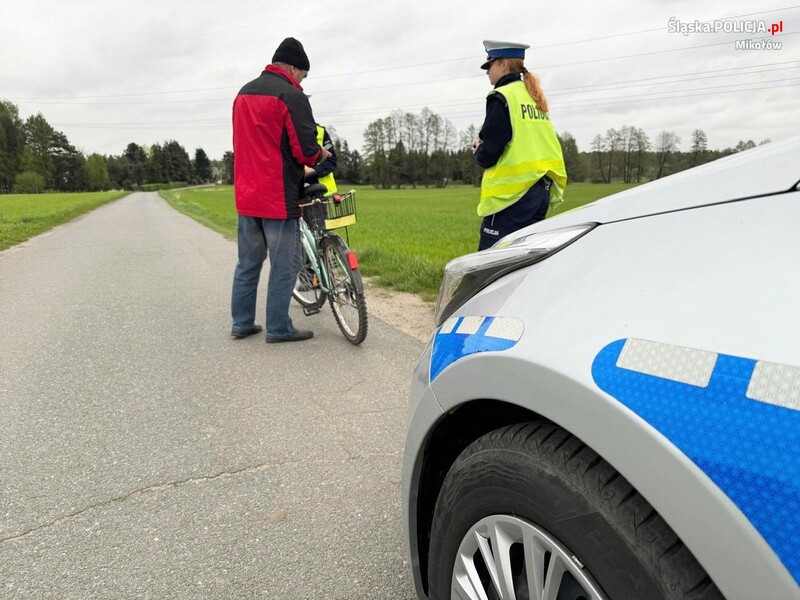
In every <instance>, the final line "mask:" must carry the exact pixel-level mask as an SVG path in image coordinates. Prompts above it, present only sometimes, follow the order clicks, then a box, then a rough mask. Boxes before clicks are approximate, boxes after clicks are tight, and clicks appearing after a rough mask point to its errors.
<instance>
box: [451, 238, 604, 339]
mask: <svg viewBox="0 0 800 600" xmlns="http://www.w3.org/2000/svg"><path fill="white" fill-rule="evenodd" d="M596 226H597V223H585V224H582V225H575V226H572V227H564V228H563V229H553V230H552V231H542V232H540V233H528V234H524V233H522V234H520V233H521V232H517V233H512V234H510V235H507V236H506V237H504V238H503V239H501V240H500V241H499V242H497V243H496V244H495V245H494V246H492V247H491V248H489V249H488V250H483V251H481V252H475V253H473V254H466V255H464V256H460V257H458V258H454V259H453V260H451V261H450V262H449V263H447V266H446V267H445V268H444V278H443V279H442V285H441V287H440V288H439V298H438V300H437V301H436V312H435V320H436V326H437V327H438V326H439V325H441V324H442V323H443V322H444V320H445V319H446V318H447V317H449V316H450V315H451V314H453V312H455V310H456V309H457V308H458V307H459V306H461V305H462V304H464V303H465V302H466V301H467V300H469V299H470V298H472V296H474V295H475V294H477V293H478V292H479V291H480V290H482V289H483V288H485V287H486V286H487V285H489V284H490V283H492V282H493V281H495V280H496V279H498V278H500V277H502V276H503V275H505V274H507V273H510V272H511V271H515V270H517V269H521V268H522V267H526V266H528V265H532V264H533V263H536V262H539V261H540V260H544V259H545V258H547V257H548V256H551V255H553V254H555V253H556V252H558V251H559V250H561V249H562V248H564V247H566V246H568V245H570V244H571V243H572V242H574V241H575V240H577V239H578V238H579V237H581V236H583V235H585V234H587V233H588V232H589V231H591V230H592V229H594V228H595V227H596Z"/></svg>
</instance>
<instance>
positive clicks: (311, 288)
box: [292, 244, 327, 310]
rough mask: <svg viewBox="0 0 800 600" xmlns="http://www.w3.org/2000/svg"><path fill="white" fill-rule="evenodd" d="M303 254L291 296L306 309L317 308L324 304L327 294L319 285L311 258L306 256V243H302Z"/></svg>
mask: <svg viewBox="0 0 800 600" xmlns="http://www.w3.org/2000/svg"><path fill="white" fill-rule="evenodd" d="M302 247H303V256H302V263H301V266H300V273H298V275H297V281H295V283H294V290H292V297H294V299H295V300H297V302H298V304H300V306H302V307H303V308H304V309H307V310H319V308H320V307H321V306H322V305H323V304H325V300H326V299H327V296H326V295H325V292H323V291H322V288H321V287H320V285H319V279H318V278H317V274H316V273H315V272H314V268H313V267H312V266H311V260H310V259H309V257H308V249H307V248H306V244H302Z"/></svg>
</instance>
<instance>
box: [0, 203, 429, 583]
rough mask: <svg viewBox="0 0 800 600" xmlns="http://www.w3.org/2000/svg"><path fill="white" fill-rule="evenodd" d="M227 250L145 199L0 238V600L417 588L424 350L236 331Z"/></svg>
mask: <svg viewBox="0 0 800 600" xmlns="http://www.w3.org/2000/svg"><path fill="white" fill-rule="evenodd" d="M235 261H236V246H235V244H234V243H232V242H230V241H227V240H225V239H223V238H222V237H221V236H220V235H219V234H217V233H214V232H212V231H210V230H208V229H206V228H205V227H203V226H201V225H199V224H197V223H196V222H194V221H192V220H191V219H189V218H188V217H186V216H184V215H181V214H179V213H177V212H175V211H174V210H173V209H172V208H170V207H169V206H168V205H167V204H166V203H165V202H163V201H162V200H161V199H160V198H159V197H158V196H157V195H156V194H153V193H149V194H146V193H138V194H133V195H131V196H128V197H126V198H123V199H121V200H118V201H116V202H114V203H112V204H109V205H106V206H104V207H101V208H99V209H97V210H96V211H94V212H92V213H89V214H88V215H85V216H83V217H81V218H79V219H77V220H75V221H73V222H71V223H69V224H67V225H64V226H62V227H59V228H57V229H55V230H53V231H52V232H50V233H47V234H45V235H43V236H40V237H38V238H35V239H33V240H31V241H29V242H27V243H26V244H24V245H22V246H18V247H16V248H12V249H10V250H8V251H6V252H3V253H0V314H1V315H2V327H1V328H0V348H1V352H0V597H2V598H6V599H8V598H59V599H65V598H70V599H71V598H115V599H116V598H159V599H160V598H280V599H293V598H326V599H327V598H348V599H358V598H370V599H378V598H380V599H383V598H386V599H389V598H391V599H410V598H413V591H412V586H411V583H410V578H409V575H408V566H407V559H406V555H405V548H404V542H403V532H402V517H401V509H400V490H399V485H400V465H401V454H402V447H403V443H404V435H405V423H406V402H407V391H408V386H409V381H410V379H409V378H410V374H411V372H412V370H413V368H414V366H415V365H416V361H417V360H418V358H419V356H420V353H421V351H422V347H423V344H422V343H421V342H420V341H418V340H416V339H414V338H412V337H409V336H408V335H406V334H403V333H401V332H400V331H398V330H396V329H394V328H392V327H390V326H389V325H387V324H385V323H383V322H381V321H379V320H377V319H375V318H373V319H372V320H371V321H370V331H369V335H368V337H367V340H366V342H365V343H364V344H363V345H362V346H360V347H354V346H352V345H350V344H349V343H347V342H346V341H345V339H344V337H342V335H341V334H340V333H339V331H338V328H337V327H336V324H335V322H334V320H333V316H332V314H331V313H330V311H329V310H326V311H324V312H323V313H321V314H319V315H316V316H313V317H304V316H303V315H302V312H301V311H300V310H299V309H298V308H296V307H293V308H292V318H293V319H294V321H295V323H296V325H297V326H298V327H301V328H304V329H305V328H309V329H313V330H314V333H315V337H314V339H313V340H311V341H308V342H302V343H296V344H277V345H268V344H265V343H264V339H263V337H262V336H260V335H259V336H251V337H250V338H247V339H245V340H233V339H231V338H230V337H229V331H230V316H229V302H230V285H231V279H232V275H233V268H234V265H235ZM262 281H263V280H262ZM263 290H264V284H263V283H262V285H261V290H260V298H259V308H258V313H257V314H258V318H257V321H258V322H260V323H263V319H264V317H263V314H264V297H263V296H264V293H263Z"/></svg>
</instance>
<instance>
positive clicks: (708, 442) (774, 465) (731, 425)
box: [592, 340, 800, 583]
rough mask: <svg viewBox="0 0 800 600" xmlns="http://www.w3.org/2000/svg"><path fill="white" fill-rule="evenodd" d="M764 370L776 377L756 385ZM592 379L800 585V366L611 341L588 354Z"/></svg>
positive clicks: (627, 341) (662, 346) (641, 342)
mask: <svg viewBox="0 0 800 600" xmlns="http://www.w3.org/2000/svg"><path fill="white" fill-rule="evenodd" d="M632 341H635V342H637V343H638V348H635V349H634V352H635V354H637V356H634V357H633V358H632V359H631V358H630V357H626V356H625V352H626V346H627V347H628V349H630V348H632V347H633V346H632V345H631V342H632ZM642 344H643V345H644V346H642ZM642 350H643V351H642ZM673 350H674V352H673ZM709 354H710V355H711V356H710V357H709V356H708V355H709ZM757 364H758V366H759V367H761V366H762V365H765V368H763V369H756V366H757ZM625 365H627V368H626V366H625ZM770 367H772V368H771V369H770ZM770 370H771V371H772V372H774V373H776V374H778V376H779V379H778V378H776V379H774V380H773V381H772V382H768V383H770V384H771V385H764V384H763V383H760V382H759V381H758V380H759V379H760V378H761V377H762V375H760V374H759V371H765V372H766V371H770ZM754 371H755V375H754ZM706 375H708V376H706ZM592 377H593V378H594V381H595V383H596V384H597V385H598V386H599V387H600V389H602V390H603V391H604V392H606V393H607V394H609V395H611V396H613V397H614V398H616V399H617V400H619V401H620V402H622V403H623V404H624V405H625V406H627V407H628V408H630V409H631V410H633V411H634V412H635V413H636V414H637V415H639V416H640V417H641V418H643V419H644V420H645V421H647V422H648V423H649V424H650V425H652V426H653V427H654V428H656V429H657V430H658V431H659V432H660V433H661V434H663V435H664V436H665V437H666V438H667V439H668V440H669V441H670V442H672V443H673V444H674V445H675V446H677V447H678V448H679V449H680V450H681V451H682V452H683V453H684V454H685V455H686V456H688V457H689V458H690V459H691V460H692V461H693V462H694V463H695V464H696V465H697V466H698V467H699V468H700V469H701V470H702V471H703V472H705V473H706V475H708V477H710V478H711V479H712V480H713V481H714V483H715V484H716V485H717V486H718V487H719V488H720V489H721V490H722V491H723V492H724V493H725V494H726V495H727V496H728V497H729V498H730V499H731V500H732V501H733V502H734V504H736V506H738V507H739V509H740V510H741V511H742V512H743V513H744V514H745V515H746V516H747V518H748V519H749V520H750V522H751V523H752V524H753V526H754V527H755V528H756V529H757V530H758V531H759V533H760V534H761V535H762V536H763V538H764V539H765V540H766V541H767V543H768V544H769V545H770V546H771V547H772V549H773V550H774V551H775V553H776V554H777V556H778V557H779V558H780V560H781V561H782V562H783V564H784V565H785V566H786V568H787V570H788V571H789V572H790V573H791V574H792V576H793V577H794V579H795V581H797V582H798V583H800V538H799V537H798V535H797V532H798V531H800V410H799V409H798V408H799V407H798V402H797V396H798V389H797V381H798V377H800V367H794V366H788V365H775V364H774V363H762V362H759V363H757V361H755V360H752V359H747V358H740V357H736V356H728V355H725V354H715V353H708V352H705V351H699V350H693V349H688V348H686V349H684V348H680V347H677V346H667V345H664V344H657V343H655V342H643V341H641V340H619V341H616V342H613V343H611V344H609V345H608V346H606V347H605V348H603V349H602V350H601V351H600V353H599V354H598V355H597V356H596V357H595V359H594V362H593V364H592ZM787 381H788V383H787ZM759 388H760V390H761V391H759ZM676 493H680V491H676Z"/></svg>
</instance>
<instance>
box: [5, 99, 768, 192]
mask: <svg viewBox="0 0 800 600" xmlns="http://www.w3.org/2000/svg"><path fill="white" fill-rule="evenodd" d="M328 131H329V133H330V134H331V137H332V139H333V141H334V145H335V148H336V153H337V169H336V178H337V180H338V181H341V182H342V183H350V184H368V185H370V184H371V185H374V186H375V187H378V188H399V187H403V186H409V187H417V186H425V187H445V186H447V185H449V184H450V183H454V182H455V183H459V184H465V185H480V181H481V175H482V172H483V169H481V168H480V167H478V166H477V165H476V164H475V161H474V160H473V158H472V142H473V141H474V140H475V139H476V138H477V137H478V129H477V127H476V126H475V125H470V126H469V127H467V128H466V129H465V130H464V131H458V130H457V129H456V128H455V127H454V126H453V124H452V123H451V122H450V121H449V120H448V119H446V118H444V117H442V116H441V115H438V114H436V113H435V112H433V111H431V110H430V109H428V108H423V109H422V111H420V113H419V114H415V113H411V112H404V111H400V110H395V111H393V112H391V113H389V114H388V115H387V116H385V117H382V118H378V119H376V120H374V121H372V122H371V123H369V124H368V125H367V127H366V129H365V130H364V145H363V149H362V150H363V151H362V152H359V151H358V150H355V149H351V147H350V145H349V144H348V142H347V140H345V139H342V138H340V137H339V136H338V135H337V134H336V131H335V129H334V128H333V127H330V126H328ZM559 140H560V142H561V148H562V151H563V154H564V162H565V163H566V167H567V174H568V176H569V180H570V181H572V182H581V181H591V182H594V183H611V182H614V181H621V182H626V183H631V182H643V181H650V180H653V179H658V178H660V177H664V176H666V175H670V174H672V173H676V172H678V171H682V170H684V169H688V168H690V167H694V166H697V165H700V164H703V163H706V162H709V161H712V160H715V159H717V158H720V157H722V156H726V155H728V154H733V153H734V152H740V151H742V150H747V149H748V148H752V147H755V145H756V144H755V143H754V142H753V141H752V140H747V141H740V142H739V143H738V144H737V145H736V146H734V147H731V148H725V149H721V150H714V149H710V148H709V144H708V137H707V135H706V133H705V132H704V131H703V130H701V129H695V130H694V131H692V133H691V135H690V148H689V150H688V151H686V152H682V151H680V150H679V146H680V143H681V138H680V137H679V136H678V135H677V134H676V133H675V132H673V131H661V132H659V133H657V134H656V135H655V136H654V137H652V138H651V137H650V136H649V135H648V134H647V133H646V132H645V131H644V130H643V129H641V128H639V127H635V126H631V125H623V126H622V127H620V128H618V129H617V128H610V129H608V130H607V131H606V132H605V133H603V134H597V135H596V136H594V138H593V139H592V142H591V145H590V148H589V149H588V150H586V151H581V150H579V148H578V144H577V142H576V140H575V138H574V137H573V136H572V135H571V134H570V133H569V132H564V133H563V134H560V135H559ZM766 142H769V140H768V139H767V140H763V141H762V142H761V143H762V144H763V143H766ZM213 180H221V181H225V182H227V183H231V182H232V181H233V153H232V152H230V151H228V152H225V153H224V155H223V157H222V159H221V160H210V159H209V157H208V156H207V155H206V153H205V151H203V149H202V148H197V149H196V150H195V153H194V158H190V157H189V154H188V153H187V152H186V150H185V149H184V148H183V146H181V144H180V143H178V142H177V141H175V140H168V141H166V142H162V143H156V144H152V145H150V146H147V145H139V144H137V143H135V142H131V143H129V144H128V145H127V147H126V148H125V150H124V151H123V152H122V153H121V154H120V155H118V156H114V155H100V154H97V153H94V154H90V155H88V156H86V155H84V154H83V153H82V152H80V151H79V150H77V149H76V148H75V147H74V146H73V145H72V144H70V142H69V140H68V139H67V136H66V135H64V134H63V133H62V132H60V131H56V130H55V129H54V128H53V127H52V126H51V125H50V124H49V123H48V122H47V120H46V119H45V118H44V116H43V115H42V114H41V113H39V114H37V115H33V116H31V117H29V118H28V119H27V120H25V121H22V119H21V118H20V116H19V110H18V109H17V107H16V106H15V105H14V104H12V103H11V102H7V101H2V100H0V193H10V192H12V191H16V192H19V193H34V192H41V191H43V190H45V189H47V190H55V191H64V192H72V191H83V190H92V191H93V190H105V189H111V188H114V189H131V190H135V189H142V188H143V187H144V186H148V185H150V186H152V185H154V184H165V183H170V182H186V183H187V184H191V183H203V182H208V181H213Z"/></svg>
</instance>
